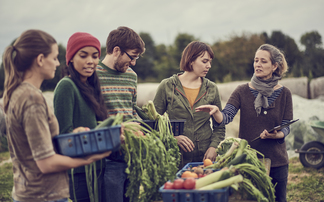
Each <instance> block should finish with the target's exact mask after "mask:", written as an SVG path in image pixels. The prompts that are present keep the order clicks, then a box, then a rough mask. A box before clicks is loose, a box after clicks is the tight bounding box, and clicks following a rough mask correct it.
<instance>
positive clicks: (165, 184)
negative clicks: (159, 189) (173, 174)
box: [164, 181, 173, 189]
mask: <svg viewBox="0 0 324 202" xmlns="http://www.w3.org/2000/svg"><path fill="white" fill-rule="evenodd" d="M164 189H173V183H172V182H169V181H167V182H166V183H164Z"/></svg>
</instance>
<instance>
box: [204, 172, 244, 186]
mask: <svg viewBox="0 0 324 202" xmlns="http://www.w3.org/2000/svg"><path fill="white" fill-rule="evenodd" d="M242 181H243V176H242V175H240V174H239V175H235V176H233V177H230V178H228V179H225V180H222V181H218V182H215V183H212V184H210V185H207V186H204V187H202V188H200V189H199V190H213V189H222V188H224V187H229V186H231V185H233V184H238V183H240V182H242Z"/></svg>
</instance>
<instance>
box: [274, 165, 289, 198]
mask: <svg viewBox="0 0 324 202" xmlns="http://www.w3.org/2000/svg"><path fill="white" fill-rule="evenodd" d="M270 177H272V183H273V184H274V185H276V183H277V185H276V187H275V195H276V201H278V202H286V201H287V197H286V192H287V181H288V165H285V166H280V167H272V168H271V169H270Z"/></svg>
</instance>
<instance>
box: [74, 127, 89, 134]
mask: <svg viewBox="0 0 324 202" xmlns="http://www.w3.org/2000/svg"><path fill="white" fill-rule="evenodd" d="M84 131H90V128H88V127H77V128H74V129H73V131H72V132H73V133H79V132H84Z"/></svg>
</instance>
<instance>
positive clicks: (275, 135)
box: [260, 130, 284, 139]
mask: <svg viewBox="0 0 324 202" xmlns="http://www.w3.org/2000/svg"><path fill="white" fill-rule="evenodd" d="M260 137H261V139H280V138H283V137H284V134H283V132H281V131H279V132H277V131H276V130H274V131H273V132H272V133H269V132H268V131H267V130H264V131H263V132H262V133H261V134H260Z"/></svg>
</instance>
